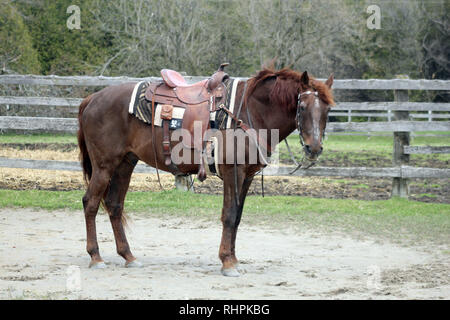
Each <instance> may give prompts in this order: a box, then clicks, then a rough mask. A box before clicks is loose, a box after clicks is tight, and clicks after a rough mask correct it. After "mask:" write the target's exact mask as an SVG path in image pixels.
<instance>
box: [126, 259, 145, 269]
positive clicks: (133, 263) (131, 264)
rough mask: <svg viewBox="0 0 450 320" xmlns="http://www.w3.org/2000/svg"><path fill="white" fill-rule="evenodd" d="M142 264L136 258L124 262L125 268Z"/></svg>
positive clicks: (139, 266)
mask: <svg viewBox="0 0 450 320" xmlns="http://www.w3.org/2000/svg"><path fill="white" fill-rule="evenodd" d="M142 267H143V265H142V263H140V262H139V261H137V260H133V261H131V262H125V268H142Z"/></svg>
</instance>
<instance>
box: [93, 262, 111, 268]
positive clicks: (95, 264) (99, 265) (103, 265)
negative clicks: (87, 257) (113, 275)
mask: <svg viewBox="0 0 450 320" xmlns="http://www.w3.org/2000/svg"><path fill="white" fill-rule="evenodd" d="M89 268H91V269H106V268H107V267H106V263H104V262H103V261H100V262H91V263H90V264H89Z"/></svg>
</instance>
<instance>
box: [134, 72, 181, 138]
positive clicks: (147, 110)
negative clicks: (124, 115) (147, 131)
mask: <svg viewBox="0 0 450 320" xmlns="http://www.w3.org/2000/svg"><path fill="white" fill-rule="evenodd" d="M148 85H149V83H148V82H146V81H141V82H138V83H137V84H136V85H135V87H134V89H133V93H132V94H131V99H130V104H129V105H128V113H130V114H132V115H134V116H135V117H136V118H138V119H139V120H141V121H143V122H145V123H148V124H151V123H152V103H151V102H150V101H148V100H147V99H145V90H146V89H147V87H148ZM183 115H184V108H179V107H174V108H173V113H172V120H166V121H170V123H169V129H172V130H175V129H180V128H181V124H182V120H183ZM162 121H163V120H162V119H161V106H160V105H159V104H156V105H155V126H157V127H161V126H162Z"/></svg>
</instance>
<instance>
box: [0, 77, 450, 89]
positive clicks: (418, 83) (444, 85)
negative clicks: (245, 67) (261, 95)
mask: <svg viewBox="0 0 450 320" xmlns="http://www.w3.org/2000/svg"><path fill="white" fill-rule="evenodd" d="M185 79H186V80H187V81H188V82H196V81H201V80H204V79H207V77H203V76H185ZM241 79H243V80H245V79H248V78H241ZM159 80H161V78H160V77H145V78H133V77H102V76H98V77H91V76H55V75H51V76H40V75H2V76H0V84H28V85H40V86H41V85H52V86H83V87H89V86H90V87H92V86H99V87H101V86H110V85H115V84H121V83H124V82H131V81H159ZM318 80H322V81H325V80H326V79H318ZM333 88H334V89H337V90H341V89H345V90H450V83H449V81H447V80H427V79H419V80H412V79H367V80H363V79H336V80H334V82H333Z"/></svg>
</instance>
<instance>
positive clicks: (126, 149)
mask: <svg viewBox="0 0 450 320" xmlns="http://www.w3.org/2000/svg"><path fill="white" fill-rule="evenodd" d="M332 84H333V76H332V75H331V76H330V77H329V78H328V80H327V81H326V82H325V83H322V82H320V81H318V80H315V79H313V78H310V77H309V76H308V74H307V72H306V71H305V72H303V73H298V72H295V71H292V70H290V69H283V70H278V71H276V70H272V69H264V70H262V71H260V72H259V73H258V74H257V75H256V76H255V77H252V78H250V79H249V80H247V81H240V82H239V84H238V87H237V93H236V100H235V105H236V108H234V110H238V106H239V107H240V108H239V109H240V110H239V112H237V111H236V112H235V114H234V116H231V118H233V117H234V119H233V120H234V124H235V126H234V128H237V129H233V128H232V129H228V130H237V131H242V130H240V129H242V128H243V127H244V125H246V126H247V127H251V128H253V129H255V130H256V132H258V130H260V129H269V130H275V129H276V130H278V132H279V133H278V139H277V141H272V140H273V139H272V137H271V135H270V134H268V135H267V138H266V143H267V146H261V147H264V148H265V149H269V150H270V147H269V146H270V145H276V144H277V143H278V142H279V141H282V140H283V139H285V138H286V137H287V136H288V135H289V134H291V133H292V132H293V131H294V130H295V129H296V128H297V129H299V132H300V140H301V142H302V143H303V145H304V147H303V150H304V153H305V156H306V157H307V158H308V159H309V160H311V161H315V160H316V159H317V157H318V156H319V155H320V153H321V152H322V136H323V132H324V130H325V126H326V122H327V116H328V111H329V109H330V106H331V105H333V103H334V102H333V96H332V93H331V86H332ZM134 86H135V84H134V83H126V84H121V85H117V86H111V87H107V88H104V89H102V90H101V91H99V92H97V93H94V94H92V95H90V96H88V97H87V98H85V99H84V101H83V102H82V103H81V105H80V109H79V116H78V119H79V126H80V129H79V131H78V144H79V147H80V151H81V152H80V159H81V161H82V167H83V172H84V177H85V180H86V182H87V183H88V187H87V191H86V194H85V196H84V197H83V206H84V213H85V219H86V230H87V252H88V253H89V255H90V256H91V262H90V267H94V268H104V267H106V265H105V263H104V262H103V260H102V258H101V256H100V253H99V248H98V243H97V235H96V225H95V217H96V214H97V211H98V208H99V204H100V203H103V204H104V207H105V209H106V210H107V212H108V213H109V218H110V221H111V224H112V229H113V232H114V237H115V241H116V247H117V253H118V254H119V255H120V256H122V257H123V258H124V259H125V260H126V262H125V266H127V267H138V266H141V264H140V263H139V262H138V261H137V260H136V258H135V257H134V256H133V254H132V253H131V251H130V247H129V245H128V242H127V239H126V236H125V232H124V228H123V222H124V215H123V209H124V199H125V194H126V193H127V190H128V187H129V183H130V178H131V174H132V172H133V169H134V167H135V165H136V162H137V161H138V160H142V161H144V162H145V163H147V164H149V165H150V166H152V167H155V165H157V166H158V168H159V169H161V170H166V171H170V170H169V169H168V168H167V167H166V166H165V164H164V157H163V155H162V135H163V133H162V128H161V127H155V128H154V135H155V136H154V137H153V138H154V139H152V130H151V127H150V126H149V125H148V124H146V123H144V122H142V121H140V120H138V119H137V118H136V117H134V116H133V115H130V114H129V113H128V105H129V102H130V96H131V94H132V91H133V88H134ZM241 100H243V101H242V102H241ZM238 113H239V114H238ZM225 131H227V130H221V131H219V132H221V133H223V141H226V139H227V138H226V137H225ZM152 141H155V142H154V143H155V145H154V146H153V145H152ZM257 141H259V142H260V141H261V140H259V139H257ZM225 145H226V144H225ZM153 150H155V151H156V155H155V154H154V152H153ZM244 150H245V152H246V153H247V154H246V155H245V159H246V160H248V159H249V156H250V155H249V154H248V152H249V145H248V143H247V144H246V147H245V149H244ZM183 152H193V151H185V150H183ZM225 153H226V152H223V153H222V155H223V156H225ZM155 160H156V161H157V163H155ZM263 167H264V163H262V161H258V162H257V163H247V162H246V163H239V164H236V161H234V162H233V163H231V164H230V163H229V162H227V161H222V164H219V165H218V168H219V171H220V176H221V178H222V180H223V209H222V217H221V221H222V224H223V231H222V240H221V244H220V248H219V258H220V260H221V261H222V274H223V275H225V276H239V272H238V270H237V265H238V260H237V258H236V255H235V241H236V234H237V230H238V226H239V222H240V220H241V215H242V210H243V206H244V201H245V198H246V195H247V191H248V190H249V187H250V185H251V183H252V180H253V177H254V176H255V174H256V173H258V172H259V171H260V170H261V169H262V168H263ZM198 170H199V165H198V164H192V165H187V166H184V167H183V172H184V173H188V174H192V173H196V172H197V171H198Z"/></svg>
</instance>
